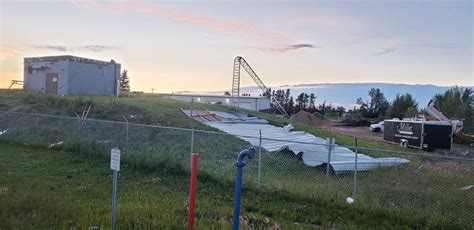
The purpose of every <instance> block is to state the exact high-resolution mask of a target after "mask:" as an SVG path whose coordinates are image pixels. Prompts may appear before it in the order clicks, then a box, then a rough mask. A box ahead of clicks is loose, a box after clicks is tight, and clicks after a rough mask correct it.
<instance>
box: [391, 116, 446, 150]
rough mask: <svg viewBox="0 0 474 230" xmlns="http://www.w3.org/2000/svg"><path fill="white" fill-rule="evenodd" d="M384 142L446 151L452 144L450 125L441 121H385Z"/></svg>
mask: <svg viewBox="0 0 474 230" xmlns="http://www.w3.org/2000/svg"><path fill="white" fill-rule="evenodd" d="M384 126H385V127H384V129H385V130H384V134H383V139H384V140H385V141H389V142H394V143H399V144H400V145H401V146H404V147H413V148H419V149H425V150H432V149H448V150H451V146H452V144H453V129H452V124H451V123H449V122H443V121H424V120H395V119H393V120H385V121H384Z"/></svg>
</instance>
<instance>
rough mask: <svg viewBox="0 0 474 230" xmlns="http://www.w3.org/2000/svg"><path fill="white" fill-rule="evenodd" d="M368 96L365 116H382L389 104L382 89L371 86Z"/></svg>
mask: <svg viewBox="0 0 474 230" xmlns="http://www.w3.org/2000/svg"><path fill="white" fill-rule="evenodd" d="M369 97H370V102H369V105H368V106H369V107H368V111H367V112H368V113H367V114H366V116H367V117H370V118H375V117H383V116H384V115H385V112H387V109H388V108H389V107H390V104H389V103H388V101H387V99H385V96H384V95H383V93H382V91H380V89H379V88H372V89H370V90H369Z"/></svg>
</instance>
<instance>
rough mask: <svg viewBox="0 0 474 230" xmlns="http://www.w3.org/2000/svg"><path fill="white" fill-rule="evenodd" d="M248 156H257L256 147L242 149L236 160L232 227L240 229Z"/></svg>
mask: <svg viewBox="0 0 474 230" xmlns="http://www.w3.org/2000/svg"><path fill="white" fill-rule="evenodd" d="M245 157H248V158H249V159H252V158H254V157H255V149H254V148H248V149H245V150H242V152H240V153H239V156H238V157H237V161H236V162H235V167H236V171H237V174H236V176H235V194H234V216H233V217H232V218H233V221H232V229H233V230H238V229H239V216H240V192H241V191H242V171H243V169H242V168H243V167H244V166H245V163H244V158H245Z"/></svg>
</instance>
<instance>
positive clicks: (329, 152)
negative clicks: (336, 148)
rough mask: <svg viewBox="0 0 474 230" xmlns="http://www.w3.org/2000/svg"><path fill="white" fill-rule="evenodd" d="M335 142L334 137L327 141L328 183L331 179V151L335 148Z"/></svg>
mask: <svg viewBox="0 0 474 230" xmlns="http://www.w3.org/2000/svg"><path fill="white" fill-rule="evenodd" d="M335 142H336V141H335V140H334V138H332V137H330V138H327V139H326V146H327V148H328V162H327V164H326V183H329V180H330V179H331V175H330V174H331V151H332V148H333V143H335Z"/></svg>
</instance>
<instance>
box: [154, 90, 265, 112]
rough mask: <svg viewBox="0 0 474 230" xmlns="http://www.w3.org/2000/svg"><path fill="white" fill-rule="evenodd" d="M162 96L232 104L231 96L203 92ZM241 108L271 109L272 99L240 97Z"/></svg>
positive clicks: (164, 95) (207, 102)
mask: <svg viewBox="0 0 474 230" xmlns="http://www.w3.org/2000/svg"><path fill="white" fill-rule="evenodd" d="M158 95H159V96H161V97H164V98H168V99H174V100H179V101H187V102H191V101H194V102H197V103H204V104H222V105H228V106H232V97H231V96H220V95H201V94H164V93H160V94H158ZM239 108H243V109H248V110H254V111H260V110H266V109H270V100H269V99H268V98H266V97H247V96H245V97H244V96H242V97H240V98H239Z"/></svg>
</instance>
